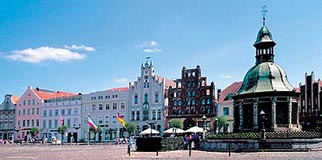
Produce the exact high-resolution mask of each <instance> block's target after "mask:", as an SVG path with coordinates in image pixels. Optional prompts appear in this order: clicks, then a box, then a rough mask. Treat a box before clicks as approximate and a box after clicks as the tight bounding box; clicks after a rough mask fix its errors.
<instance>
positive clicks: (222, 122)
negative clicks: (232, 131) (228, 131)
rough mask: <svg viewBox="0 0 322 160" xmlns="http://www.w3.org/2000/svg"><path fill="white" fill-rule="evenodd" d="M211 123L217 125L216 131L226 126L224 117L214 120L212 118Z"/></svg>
mask: <svg viewBox="0 0 322 160" xmlns="http://www.w3.org/2000/svg"><path fill="white" fill-rule="evenodd" d="M216 118H217V124H216V120H215V119H216ZM213 123H214V124H215V125H217V127H218V131H220V130H221V129H222V128H223V127H225V126H226V123H227V119H226V117H225V116H219V117H215V118H213Z"/></svg>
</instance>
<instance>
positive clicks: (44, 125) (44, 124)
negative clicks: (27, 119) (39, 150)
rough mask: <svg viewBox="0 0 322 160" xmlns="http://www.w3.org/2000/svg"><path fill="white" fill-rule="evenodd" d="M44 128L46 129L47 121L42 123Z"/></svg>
mask: <svg viewBox="0 0 322 160" xmlns="http://www.w3.org/2000/svg"><path fill="white" fill-rule="evenodd" d="M42 128H46V120H43V121H42Z"/></svg>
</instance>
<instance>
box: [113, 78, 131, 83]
mask: <svg viewBox="0 0 322 160" xmlns="http://www.w3.org/2000/svg"><path fill="white" fill-rule="evenodd" d="M128 81H129V80H128V79H126V78H118V79H115V82H117V83H124V82H128Z"/></svg>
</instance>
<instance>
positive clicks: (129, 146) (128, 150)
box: [127, 143, 131, 156]
mask: <svg viewBox="0 0 322 160" xmlns="http://www.w3.org/2000/svg"><path fill="white" fill-rule="evenodd" d="M127 153H128V154H129V156H131V145H130V143H129V144H128V145H127Z"/></svg>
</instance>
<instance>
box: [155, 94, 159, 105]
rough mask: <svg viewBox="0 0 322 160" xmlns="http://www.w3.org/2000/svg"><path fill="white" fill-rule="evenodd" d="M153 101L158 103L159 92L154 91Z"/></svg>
mask: <svg viewBox="0 0 322 160" xmlns="http://www.w3.org/2000/svg"><path fill="white" fill-rule="evenodd" d="M154 102H155V103H158V102H159V93H158V92H156V93H155V100H154Z"/></svg>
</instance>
